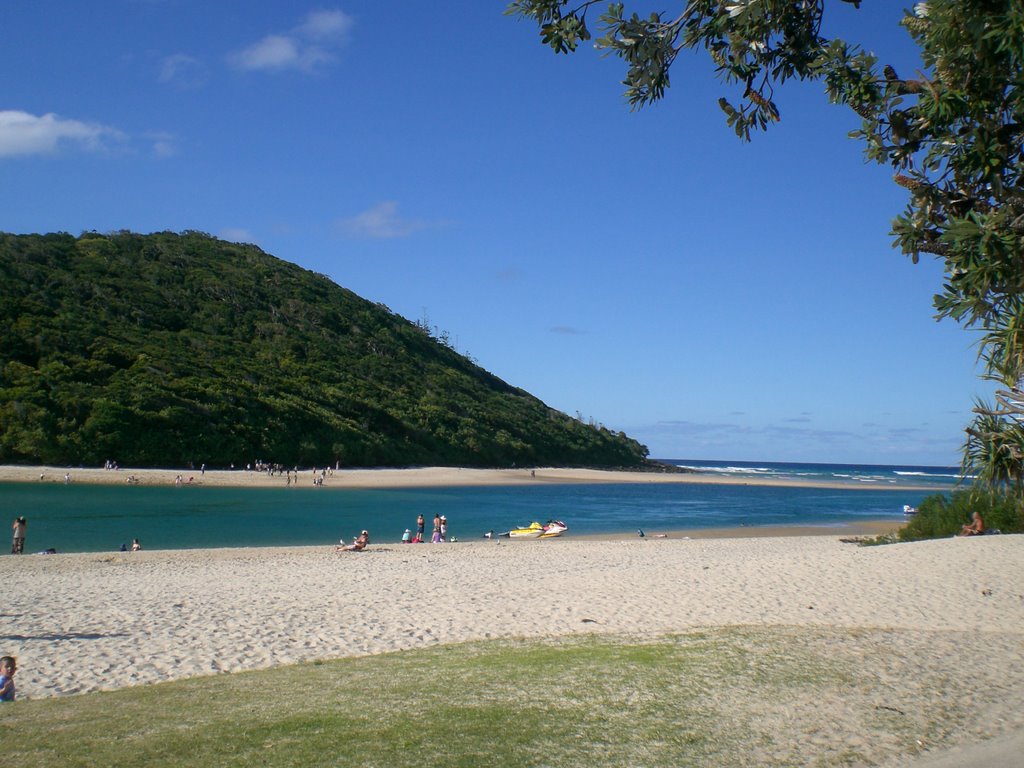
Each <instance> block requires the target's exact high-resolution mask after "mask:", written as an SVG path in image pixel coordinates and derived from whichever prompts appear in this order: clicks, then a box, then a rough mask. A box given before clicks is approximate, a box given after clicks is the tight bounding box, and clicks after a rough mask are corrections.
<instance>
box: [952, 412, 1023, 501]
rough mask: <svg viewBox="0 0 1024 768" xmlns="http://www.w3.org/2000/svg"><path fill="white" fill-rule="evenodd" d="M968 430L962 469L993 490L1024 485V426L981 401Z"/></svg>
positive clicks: (980, 483) (1019, 487)
mask: <svg viewBox="0 0 1024 768" xmlns="http://www.w3.org/2000/svg"><path fill="white" fill-rule="evenodd" d="M975 411H976V413H977V416H976V417H975V419H974V423H973V424H972V425H971V426H970V427H969V428H968V429H967V441H966V442H965V443H964V460H963V471H964V474H965V475H969V476H973V477H974V478H975V482H976V483H977V484H978V485H981V486H983V487H986V488H989V489H992V490H1000V489H1014V490H1016V491H1020V490H1021V489H1022V488H1024V426H1022V425H1021V424H1020V422H1018V421H1015V420H1013V419H1007V418H1005V417H1004V416H1002V415H1000V414H999V413H998V412H997V411H996V410H995V409H993V408H992V407H991V406H989V405H987V404H985V403H982V402H978V404H977V407H976V408H975Z"/></svg>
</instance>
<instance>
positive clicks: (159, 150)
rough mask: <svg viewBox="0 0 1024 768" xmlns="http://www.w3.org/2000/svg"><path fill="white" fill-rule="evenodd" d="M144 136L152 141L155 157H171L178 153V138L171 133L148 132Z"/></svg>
mask: <svg viewBox="0 0 1024 768" xmlns="http://www.w3.org/2000/svg"><path fill="white" fill-rule="evenodd" d="M146 138H147V139H149V141H151V142H152V149H153V154H154V155H156V156H157V157H173V156H174V155H176V154H178V140H177V137H176V136H175V135H174V134H173V133H166V132H156V133H148V134H146Z"/></svg>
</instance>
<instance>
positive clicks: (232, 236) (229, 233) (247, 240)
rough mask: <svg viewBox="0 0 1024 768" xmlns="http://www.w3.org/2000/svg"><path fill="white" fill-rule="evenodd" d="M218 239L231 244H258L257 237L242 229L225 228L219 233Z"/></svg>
mask: <svg viewBox="0 0 1024 768" xmlns="http://www.w3.org/2000/svg"><path fill="white" fill-rule="evenodd" d="M217 237H219V238H220V239H221V240H227V241H228V242H229V243H241V244H243V245H245V244H248V245H255V244H256V236H255V235H253V233H252V232H250V231H249V230H248V229H241V228H239V227H225V228H224V229H222V230H221V231H220V232H218V233H217Z"/></svg>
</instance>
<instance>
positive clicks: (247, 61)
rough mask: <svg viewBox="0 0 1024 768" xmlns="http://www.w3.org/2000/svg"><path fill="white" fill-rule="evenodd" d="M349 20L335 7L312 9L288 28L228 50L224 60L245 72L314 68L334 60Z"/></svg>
mask: <svg viewBox="0 0 1024 768" xmlns="http://www.w3.org/2000/svg"><path fill="white" fill-rule="evenodd" d="M352 23H353V22H352V17H351V16H348V15H347V14H345V13H343V12H342V11H339V10H323V11H313V12H311V13H309V14H307V15H306V16H305V18H303V19H302V21H300V22H299V24H298V25H296V26H295V27H293V28H292V29H291V30H288V31H286V32H277V33H271V34H268V35H266V36H265V37H263V38H262V39H260V40H257V41H256V42H255V43H252V44H251V45H248V46H246V47H245V48H242V49H241V50H238V51H235V52H233V53H231V54H229V55H228V57H227V60H228V63H229V64H230V65H231V66H233V67H235V68H236V69H240V70H243V71H246V72H257V71H263V72H283V71H289V70H293V71H300V72H315V71H316V70H317V69H318V68H319V67H321V66H322V65H324V64H327V63H329V62H331V61H334V59H335V58H336V56H335V51H336V50H337V49H338V48H340V47H341V46H343V45H344V44H345V42H347V40H348V33H349V31H350V30H351V29H352Z"/></svg>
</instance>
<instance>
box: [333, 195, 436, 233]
mask: <svg viewBox="0 0 1024 768" xmlns="http://www.w3.org/2000/svg"><path fill="white" fill-rule="evenodd" d="M429 226H431V225H430V224H429V222H426V221H423V220H420V219H405V218H402V217H401V216H400V215H399V213H398V203H396V202H395V201H393V200H385V201H384V202H381V203H377V205H375V206H373V207H372V208H369V209H367V210H365V211H363V212H362V213H358V214H356V215H355V216H352V217H350V218H347V219H341V220H339V221H338V227H339V228H340V229H341V231H342V232H345V233H346V234H349V235H354V236H356V237H369V238H373V239H377V240H387V239H392V238H396V237H408V236H409V235H411V234H413V233H414V232H418V231H420V230H422V229H426V228H427V227H429Z"/></svg>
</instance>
